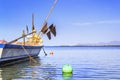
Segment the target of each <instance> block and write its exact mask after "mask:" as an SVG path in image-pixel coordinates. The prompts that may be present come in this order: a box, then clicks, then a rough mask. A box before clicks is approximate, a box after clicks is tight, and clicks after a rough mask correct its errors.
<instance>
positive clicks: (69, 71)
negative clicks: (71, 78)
mask: <svg viewBox="0 0 120 80" xmlns="http://www.w3.org/2000/svg"><path fill="white" fill-rule="evenodd" d="M62 73H63V74H72V73H73V68H72V66H71V65H70V64H65V65H63V67H62Z"/></svg>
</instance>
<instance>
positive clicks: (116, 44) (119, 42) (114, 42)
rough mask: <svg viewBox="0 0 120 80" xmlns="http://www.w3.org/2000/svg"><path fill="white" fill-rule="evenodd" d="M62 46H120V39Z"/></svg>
mask: <svg viewBox="0 0 120 80" xmlns="http://www.w3.org/2000/svg"><path fill="white" fill-rule="evenodd" d="M61 46H120V41H111V42H108V43H105V42H100V43H86V44H81V43H79V44H75V45H69V44H68V45H61Z"/></svg>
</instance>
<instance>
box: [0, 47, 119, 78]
mask: <svg viewBox="0 0 120 80" xmlns="http://www.w3.org/2000/svg"><path fill="white" fill-rule="evenodd" d="M45 50H46V52H47V53H48V55H47V56H44V53H43V51H41V53H40V55H39V58H37V59H35V60H36V61H37V63H35V62H32V63H31V62H30V61H24V62H20V63H16V64H13V65H10V66H6V67H2V68H0V80H120V47H45ZM51 51H53V52H54V54H53V55H50V54H49V52H51ZM30 63H31V64H30ZM64 64H70V65H71V66H72V67H73V74H71V75H63V74H62V66H63V65H64Z"/></svg>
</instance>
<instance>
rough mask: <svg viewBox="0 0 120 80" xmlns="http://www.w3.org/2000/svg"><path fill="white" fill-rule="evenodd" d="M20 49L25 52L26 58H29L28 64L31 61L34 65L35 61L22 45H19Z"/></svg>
mask: <svg viewBox="0 0 120 80" xmlns="http://www.w3.org/2000/svg"><path fill="white" fill-rule="evenodd" d="M21 47H22V48H23V50H24V51H25V53H26V54H27V56H28V57H29V60H30V63H31V62H32V61H33V62H34V63H37V61H36V60H35V59H34V58H33V57H32V56H30V55H29V53H28V51H27V50H26V49H25V48H24V46H23V45H21Z"/></svg>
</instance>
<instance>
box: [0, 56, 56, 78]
mask: <svg viewBox="0 0 120 80" xmlns="http://www.w3.org/2000/svg"><path fill="white" fill-rule="evenodd" d="M35 60H36V61H37V63H35V62H33V61H31V62H30V61H22V62H19V64H14V65H9V66H6V67H1V68H0V80H12V79H15V80H16V79H20V80H21V79H22V80H27V79H30V80H34V79H35V80H36V79H37V80H40V79H42V80H44V79H47V80H49V79H50V80H51V79H55V77H56V76H55V75H56V67H55V66H52V65H51V64H43V63H42V60H40V58H39V57H38V58H36V59H35ZM31 64H32V65H31Z"/></svg>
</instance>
